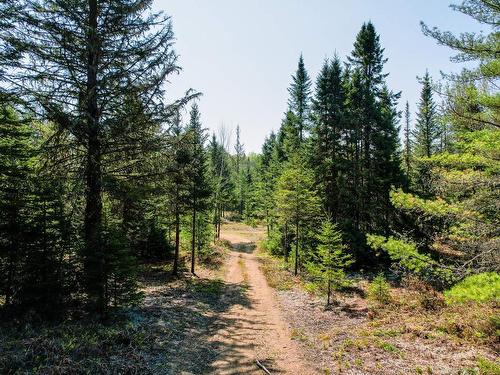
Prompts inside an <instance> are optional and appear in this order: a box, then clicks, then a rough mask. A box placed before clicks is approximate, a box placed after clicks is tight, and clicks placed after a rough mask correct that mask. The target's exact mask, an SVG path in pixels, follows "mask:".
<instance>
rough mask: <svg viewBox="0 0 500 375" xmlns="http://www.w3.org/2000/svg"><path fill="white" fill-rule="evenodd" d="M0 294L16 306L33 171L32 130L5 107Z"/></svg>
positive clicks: (0, 132) (0, 155) (0, 117)
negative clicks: (30, 179)
mask: <svg viewBox="0 0 500 375" xmlns="http://www.w3.org/2000/svg"><path fill="white" fill-rule="evenodd" d="M0 111H1V112H0V211H1V212H2V215H0V294H1V295H3V296H4V298H5V304H6V305H7V306H9V305H11V304H12V303H15V301H13V300H14V298H15V295H16V294H17V293H16V292H17V288H18V286H19V282H20V280H19V279H20V278H21V277H22V275H21V274H20V272H21V270H20V267H21V265H22V261H23V259H24V258H25V256H26V252H27V251H28V249H27V244H26V231H27V226H28V225H27V220H28V218H27V217H26V215H27V213H26V210H27V206H28V201H29V193H30V186H29V176H30V173H31V172H32V167H31V164H32V157H33V147H32V144H31V140H30V138H31V136H32V133H31V130H30V128H29V127H28V126H27V124H26V123H24V122H22V121H20V120H19V118H18V117H17V115H16V114H15V112H14V111H13V110H12V109H11V108H9V107H6V106H2V107H1V108H0Z"/></svg>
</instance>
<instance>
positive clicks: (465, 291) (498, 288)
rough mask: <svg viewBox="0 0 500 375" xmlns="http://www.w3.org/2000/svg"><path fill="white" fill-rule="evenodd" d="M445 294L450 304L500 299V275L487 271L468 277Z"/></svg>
mask: <svg viewBox="0 0 500 375" xmlns="http://www.w3.org/2000/svg"><path fill="white" fill-rule="evenodd" d="M444 295H445V298H446V302H447V303H448V304H456V303H465V302H469V301H474V302H489V301H500V275H499V274H498V273H497V272H485V273H480V274H477V275H472V276H469V277H466V278H465V279H463V280H462V281H460V282H459V283H458V284H456V285H455V286H454V287H453V288H451V289H450V290H447V291H446V292H445V293H444Z"/></svg>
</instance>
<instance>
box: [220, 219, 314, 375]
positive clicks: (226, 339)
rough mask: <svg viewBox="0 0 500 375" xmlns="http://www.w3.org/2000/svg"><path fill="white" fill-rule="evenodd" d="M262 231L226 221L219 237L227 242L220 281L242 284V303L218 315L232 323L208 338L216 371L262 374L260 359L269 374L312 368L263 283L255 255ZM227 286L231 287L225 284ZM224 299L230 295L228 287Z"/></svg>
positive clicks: (306, 371) (298, 371)
mask: <svg viewBox="0 0 500 375" xmlns="http://www.w3.org/2000/svg"><path fill="white" fill-rule="evenodd" d="M262 235H263V233H262V232H260V231H259V230H256V229H252V228H250V227H248V226H245V225H241V224H230V225H227V226H226V227H225V228H224V230H223V233H222V237H223V238H224V239H226V240H228V241H230V242H231V244H232V250H231V252H230V256H229V258H228V261H227V264H226V275H225V282H226V283H227V284H229V285H231V284H232V285H240V286H241V285H243V287H244V288H245V289H246V298H245V301H244V302H243V303H234V301H232V302H233V303H231V308H230V309H229V310H227V311H224V312H223V315H224V316H223V317H221V318H223V319H224V320H226V321H231V322H233V324H231V325H227V326H225V327H223V328H222V329H220V330H219V331H218V332H217V333H216V334H215V335H214V336H213V337H212V339H211V340H212V341H215V342H217V343H218V344H219V345H220V349H221V350H222V351H223V353H221V354H222V355H221V358H220V359H218V360H216V361H215V362H214V363H213V368H214V369H215V373H216V374H264V373H265V372H264V371H263V370H262V369H261V368H259V367H258V366H257V365H256V361H257V360H259V361H260V362H261V363H262V364H263V365H264V366H265V367H266V368H267V369H268V370H269V371H270V372H271V373H272V374H277V373H281V374H301V375H307V374H313V373H314V372H313V371H312V370H311V367H310V366H308V365H307V364H306V363H305V362H304V360H303V359H302V358H301V355H300V352H299V348H298V346H297V343H296V342H294V341H293V340H291V335H290V330H289V328H288V326H287V325H286V323H285V321H284V319H283V318H282V316H281V312H280V309H279V307H278V303H277V300H276V298H275V295H274V292H273V290H272V289H271V288H270V287H269V286H268V285H267V282H266V279H265V277H264V274H263V273H262V271H261V270H260V268H259V260H258V259H257V257H256V255H255V250H256V241H257V240H258V239H260V238H261V236H262ZM229 290H231V289H230V288H229ZM222 298H223V299H228V298H229V299H231V298H235V296H233V295H231V294H230V293H226V294H225V295H223V296H222Z"/></svg>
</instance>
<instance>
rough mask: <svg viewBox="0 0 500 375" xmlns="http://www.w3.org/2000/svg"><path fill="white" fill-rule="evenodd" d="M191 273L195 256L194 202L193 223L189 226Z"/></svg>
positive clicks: (194, 209)
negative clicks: (190, 235)
mask: <svg viewBox="0 0 500 375" xmlns="http://www.w3.org/2000/svg"><path fill="white" fill-rule="evenodd" d="M191 232H192V237H191V273H192V274H193V275H194V262H195V259H194V256H195V246H196V201H195V203H194V205H193V222H192V225H191Z"/></svg>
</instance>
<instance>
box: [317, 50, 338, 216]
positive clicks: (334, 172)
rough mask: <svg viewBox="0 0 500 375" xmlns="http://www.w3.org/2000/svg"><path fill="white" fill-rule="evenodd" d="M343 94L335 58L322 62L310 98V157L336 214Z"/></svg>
mask: <svg viewBox="0 0 500 375" xmlns="http://www.w3.org/2000/svg"><path fill="white" fill-rule="evenodd" d="M344 102H345V94H344V87H343V80H342V67H341V63H340V60H339V59H338V57H335V58H334V59H333V61H332V62H331V63H330V62H329V61H325V62H324V64H323V68H322V69H321V72H320V73H319V76H318V78H317V80H316V92H315V98H314V100H313V118H314V128H313V137H312V138H313V139H312V148H313V150H312V151H313V152H312V155H311V156H312V160H311V164H312V165H314V168H315V173H316V180H317V182H318V185H319V186H321V190H322V194H323V200H324V206H325V209H326V211H327V212H329V213H330V214H331V215H333V216H334V217H336V216H337V215H338V193H339V186H338V183H339V167H340V164H341V163H342V157H341V155H342V144H341V134H342V130H343V129H342V127H343V123H342V122H343V120H344V118H343V115H344V114H343V111H344Z"/></svg>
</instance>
